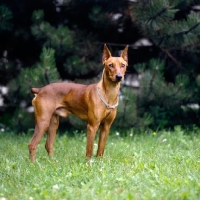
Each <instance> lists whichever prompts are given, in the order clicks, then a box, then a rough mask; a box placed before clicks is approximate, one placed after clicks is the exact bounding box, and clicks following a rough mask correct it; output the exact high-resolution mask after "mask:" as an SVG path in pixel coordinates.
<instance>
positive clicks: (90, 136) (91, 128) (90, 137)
mask: <svg viewBox="0 0 200 200" xmlns="http://www.w3.org/2000/svg"><path fill="white" fill-rule="evenodd" d="M97 129H98V126H97V125H94V124H91V123H88V125H87V145H86V159H87V160H90V158H91V157H92V154H93V146H94V139H95V135H96V132H97Z"/></svg>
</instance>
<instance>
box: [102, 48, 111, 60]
mask: <svg viewBox="0 0 200 200" xmlns="http://www.w3.org/2000/svg"><path fill="white" fill-rule="evenodd" d="M111 56H112V55H111V53H110V51H109V49H108V47H107V46H106V44H104V48H103V53H102V63H103V64H104V62H105V61H106V60H108V58H110V57H111Z"/></svg>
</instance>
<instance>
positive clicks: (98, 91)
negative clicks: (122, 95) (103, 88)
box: [97, 87, 118, 109]
mask: <svg viewBox="0 0 200 200" xmlns="http://www.w3.org/2000/svg"><path fill="white" fill-rule="evenodd" d="M97 93H98V95H99V97H100V99H101V101H102V102H103V103H104V104H105V105H106V107H107V108H110V109H114V108H116V107H117V106H118V100H117V103H116V104H114V105H110V104H108V103H107V102H106V100H105V99H104V97H103V96H102V94H101V92H100V89H99V88H98V87H97Z"/></svg>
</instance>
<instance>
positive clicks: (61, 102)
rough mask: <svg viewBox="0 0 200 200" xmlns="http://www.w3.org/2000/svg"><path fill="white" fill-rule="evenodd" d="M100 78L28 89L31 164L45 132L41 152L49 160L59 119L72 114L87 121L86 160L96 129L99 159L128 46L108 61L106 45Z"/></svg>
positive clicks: (88, 158)
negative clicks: (31, 110) (32, 127)
mask: <svg viewBox="0 0 200 200" xmlns="http://www.w3.org/2000/svg"><path fill="white" fill-rule="evenodd" d="M102 63H103V65H104V69H103V73H102V78H101V80H100V81H99V82H98V83H96V84H90V85H82V84H76V83H67V82H60V83H51V84H49V85H46V86H44V87H42V88H32V89H31V91H32V93H33V94H34V95H35V97H34V98H33V100H32V105H33V107H34V113H35V131H34V134H33V137H32V139H31V141H30V143H29V144H28V148H29V156H30V160H31V162H34V161H35V154H36V148H37V145H38V144H39V142H40V140H41V139H42V137H43V135H44V133H45V132H47V139H46V144H45V148H46V151H47V152H48V154H49V156H53V145H54V141H55V138H56V131H57V129H58V125H59V117H67V116H68V114H74V115H76V116H78V117H79V118H81V119H83V120H86V121H87V145H86V158H87V160H90V158H91V157H92V153H93V145H94V139H95V135H96V132H97V130H98V129H100V135H99V142H98V150H97V156H98V157H103V153H104V149H105V144H106V139H107V137H108V134H109V131H110V127H111V124H112V123H113V121H114V119H115V116H116V113H117V106H118V101H119V89H120V82H121V81H122V80H123V79H124V75H125V72H126V68H127V66H128V45H127V46H126V47H125V49H124V50H123V51H122V53H121V56H120V57H112V55H111V53H110V51H109V49H108V47H107V46H106V44H105V45H104V48H103V53H102Z"/></svg>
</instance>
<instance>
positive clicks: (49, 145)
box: [45, 114, 59, 157]
mask: <svg viewBox="0 0 200 200" xmlns="http://www.w3.org/2000/svg"><path fill="white" fill-rule="evenodd" d="M58 125H59V116H58V115H56V114H53V115H52V117H51V121H50V125H49V128H48V131H47V140H46V144H45V148H46V150H47V152H48V154H49V156H51V157H52V156H53V145H54V141H55V138H56V131H57V129H58Z"/></svg>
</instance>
